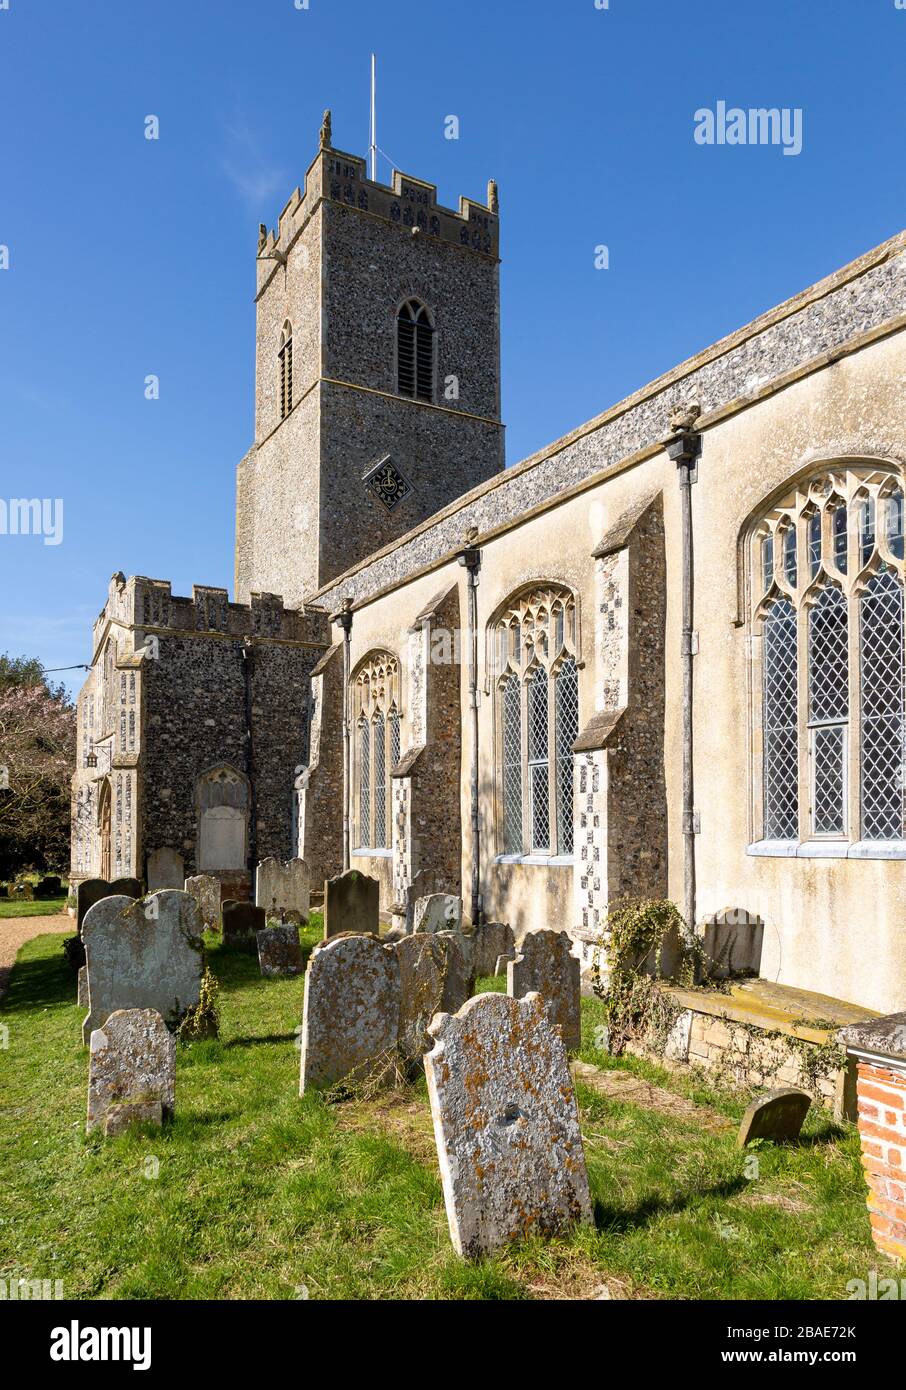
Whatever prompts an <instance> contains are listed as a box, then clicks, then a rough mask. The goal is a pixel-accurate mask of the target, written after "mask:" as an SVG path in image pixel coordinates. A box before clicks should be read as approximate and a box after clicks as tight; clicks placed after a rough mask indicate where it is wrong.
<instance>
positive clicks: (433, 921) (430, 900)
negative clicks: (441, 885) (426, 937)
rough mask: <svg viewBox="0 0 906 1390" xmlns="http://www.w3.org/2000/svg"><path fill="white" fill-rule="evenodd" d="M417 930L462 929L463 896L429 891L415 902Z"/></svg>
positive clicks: (414, 919) (414, 918)
mask: <svg viewBox="0 0 906 1390" xmlns="http://www.w3.org/2000/svg"><path fill="white" fill-rule="evenodd" d="M413 924H414V928H415V931H416V932H421V933H424V932H436V931H462V898H456V897H454V896H453V894H452V893H429V894H428V896H427V897H426V898H419V900H418V902H417V903H416V904H415V915H414V917H413Z"/></svg>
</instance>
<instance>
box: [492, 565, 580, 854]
mask: <svg viewBox="0 0 906 1390" xmlns="http://www.w3.org/2000/svg"><path fill="white" fill-rule="evenodd" d="M488 651H489V654H490V655H493V657H494V660H495V661H496V663H497V666H496V670H495V677H496V682H495V686H496V692H497V709H498V724H497V728H498V749H499V752H498V765H499V778H500V782H499V785H500V821H499V843H500V848H501V850H502V852H503V853H504V854H531V853H534V854H545V855H547V854H563V855H568V854H572V850H573V790H572V758H573V753H572V748H573V744H574V743H575V741H576V738H577V737H578V733H579V683H578V669H577V665H576V662H577V651H576V607H575V599H574V598H573V595H572V594H571V593H570V591H569V590H568V589H565V588H561V587H560V586H557V585H545V586H539V587H537V588H535V589H532V590H530V591H528V592H523V593H522V594H520V595H518V596H517V598H516V599H514V600H513V601H512V602H511V603H510V604H508V605H507V606H506V608H505V610H504V612H503V613H502V614H501V615H500V616H499V617H498V619H497V621H496V624H495V630H494V632H493V634H492V635H491V636H489V641H488Z"/></svg>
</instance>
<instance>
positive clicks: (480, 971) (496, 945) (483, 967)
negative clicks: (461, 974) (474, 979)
mask: <svg viewBox="0 0 906 1390" xmlns="http://www.w3.org/2000/svg"><path fill="white" fill-rule="evenodd" d="M470 940H471V942H472V964H473V965H474V967H475V974H476V975H477V976H478V977H479V978H481V976H482V975H496V974H497V973H498V970H497V961H498V958H499V957H500V956H507V957H508V958H510V959H511V958H512V955H515V951H514V949H513V948H514V946H515V943H516V938H515V937H514V936H513V928H512V927H511V926H510V925H509V923H508V922H482V923H480V924H479V926H477V927H475V929H474V930H473V932H472V935H471V937H470ZM511 953H512V955H511Z"/></svg>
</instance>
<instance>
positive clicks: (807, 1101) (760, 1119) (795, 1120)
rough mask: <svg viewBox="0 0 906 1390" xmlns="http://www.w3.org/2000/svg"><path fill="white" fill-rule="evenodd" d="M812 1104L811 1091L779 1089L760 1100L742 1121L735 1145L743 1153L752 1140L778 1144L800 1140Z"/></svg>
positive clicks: (751, 1107)
mask: <svg viewBox="0 0 906 1390" xmlns="http://www.w3.org/2000/svg"><path fill="white" fill-rule="evenodd" d="M811 1104H812V1098H811V1096H810V1095H809V1093H808V1091H800V1090H799V1089H798V1088H797V1087H795V1086H780V1087H778V1089H777V1090H776V1091H768V1093H767V1095H764V1096H757V1097H756V1099H755V1100H753V1101H752V1103H751V1105H749V1106H748V1107H747V1109H746V1113H745V1114H744V1115H743V1117H742V1122H741V1123H740V1126H739V1133H738V1134H737V1136H736V1143H737V1144H738V1146H739V1148H741V1149H744V1148H745V1147H746V1145H747V1144H751V1142H752V1140H753V1139H770V1140H773V1142H774V1143H775V1144H782V1143H784V1142H790V1141H791V1140H794V1139H798V1138H799V1133H800V1130H801V1129H802V1126H803V1124H804V1123H805V1117H806V1115H807V1114H808V1112H809V1109H810V1107H811Z"/></svg>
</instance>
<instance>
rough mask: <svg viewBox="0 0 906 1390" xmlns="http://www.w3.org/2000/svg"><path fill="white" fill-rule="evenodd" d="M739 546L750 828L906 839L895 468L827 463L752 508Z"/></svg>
mask: <svg viewBox="0 0 906 1390" xmlns="http://www.w3.org/2000/svg"><path fill="white" fill-rule="evenodd" d="M752 547H753V548H752V555H751V564H750V574H751V576H752V581H753V588H754V589H755V594H754V607H753V621H754V627H755V632H756V635H757V634H758V632H759V630H760V633H761V637H762V642H761V654H760V660H761V671H760V675H759V679H758V680H757V681H756V682H755V688H754V695H755V710H754V715H755V719H754V727H755V730H756V736H757V735H758V732H759V731H760V743H761V775H760V778H759V779H758V780H757V783H756V816H755V820H756V834H757V832H758V829H759V826H760V838H761V839H763V840H766V841H784V842H787V843H790V842H800V841H809V840H825V841H841V842H871V841H880V840H883V841H891V840H896V841H900V840H906V793H904V788H906V778H904V774H906V757H904V753H906V743H904V740H906V660H904V620H903V583H904V561H903V488H902V484H901V482H900V480H899V478H898V476H896V475H895V474H894V473H893V472H892V470H889V469H883V468H876V467H871V466H870V465H852V466H845V465H841V466H840V467H835V466H833V465H832V466H830V467H829V468H826V469H825V470H824V471H823V472H822V473H821V474H820V475H819V476H818V477H815V478H812V479H808V480H806V481H805V482H803V483H801V484H800V486H799V487H798V488H797V489H795V491H792V492H791V493H790V494H789V495H788V496H787V497H785V498H784V499H783V500H782V501H781V502H780V503H778V504H777V505H776V506H774V507H773V508H772V509H771V510H770V511H769V512H768V514H767V515H766V516H764V517H763V518H762V519H761V521H760V522H759V523H758V524H757V525H756V527H755V529H754V532H753V537H752ZM756 748H757V741H756Z"/></svg>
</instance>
